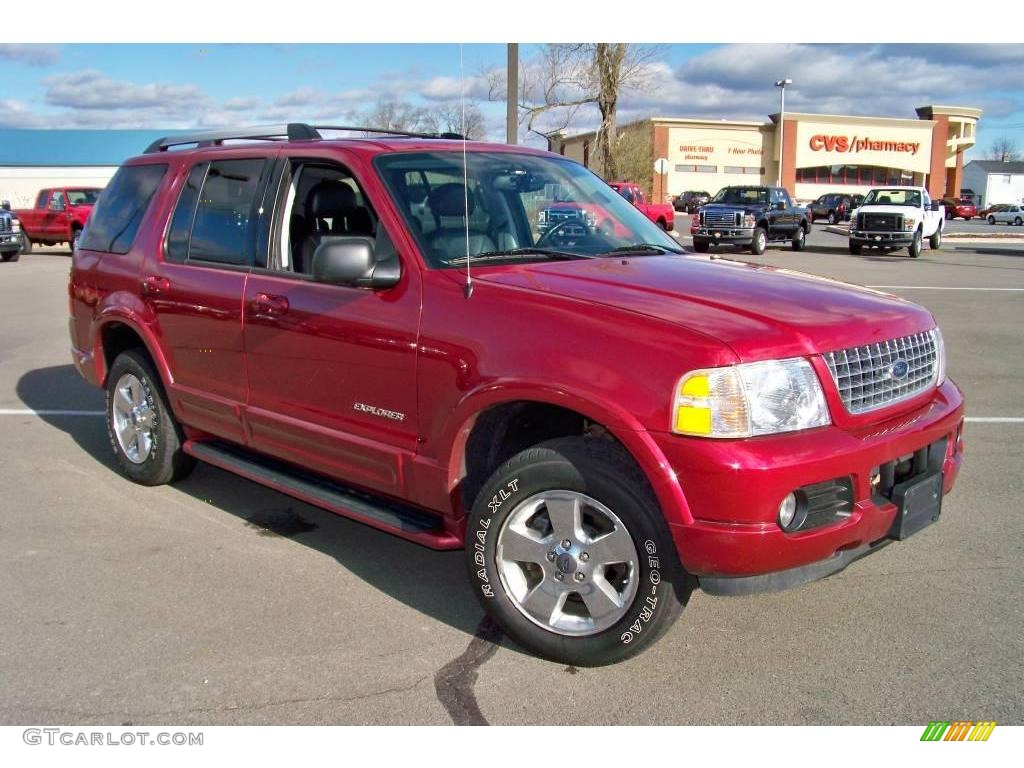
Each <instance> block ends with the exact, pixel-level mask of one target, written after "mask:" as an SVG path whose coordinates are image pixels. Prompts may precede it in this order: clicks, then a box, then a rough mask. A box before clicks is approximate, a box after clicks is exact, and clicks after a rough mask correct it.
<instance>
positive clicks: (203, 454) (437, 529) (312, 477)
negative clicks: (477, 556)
mask: <svg viewBox="0 0 1024 768" xmlns="http://www.w3.org/2000/svg"><path fill="white" fill-rule="evenodd" d="M182 449H183V450H184V451H185V453H187V454H189V455H190V456H194V457H195V458H197V459H199V460H200V461H204V462H206V463H207V464H212V465H213V466H215V467H219V468H221V469H223V470H226V471H228V472H232V473H234V474H236V475H241V476H242V477H244V478H247V479H249V480H252V481H253V482H256V483H259V484H260V485H265V486H267V487H268V488H273V489H274V490H276V491H280V492H281V493H286V494H288V495H289V496H294V497H295V498H297V499H301V500H302V501H305V502H307V503H309V504H313V505H314V506H317V507H322V508H323V509H326V510H329V511H331V512H334V513H336V514H339V515H342V516H343V517H348V518H351V519H353V520H357V521H359V522H361V523H365V524H366V525H369V526H372V527H374V528H377V529H379V530H382V531H386V532H388V533H392V534H394V535H396V536H400V537H401V538H403V539H408V540H409V541H413V542H416V543H417V544H422V545H424V546H427V547H430V548H431V549H461V548H462V541H461V540H460V539H459V538H458V537H457V536H456V535H455V534H454V533H452V532H450V531H446V530H445V529H444V527H443V526H442V523H441V518H440V517H437V516H435V515H431V514H430V513H428V512H423V511H421V510H419V509H416V508H415V507H411V506H408V505H405V504H402V503H401V502H397V501H392V500H390V499H382V498H379V497H376V496H371V495H370V494H368V493H364V492H362V491H358V490H355V489H354V488H349V487H347V486H344V485H341V484H340V483H336V482H334V481H332V480H328V479H327V478H325V477H322V476H320V475H316V474H313V473H312V472H308V471H305V470H302V469H300V468H298V467H294V466H292V465H290V464H287V463H285V462H283V461H279V460H277V459H274V458H270V457H268V456H262V455H260V454H256V453H253V452H251V451H247V450H245V449H244V448H239V447H237V446H234V445H229V444H227V443H222V442H218V441H206V440H203V441H197V440H186V441H185V444H184V445H183V446H182Z"/></svg>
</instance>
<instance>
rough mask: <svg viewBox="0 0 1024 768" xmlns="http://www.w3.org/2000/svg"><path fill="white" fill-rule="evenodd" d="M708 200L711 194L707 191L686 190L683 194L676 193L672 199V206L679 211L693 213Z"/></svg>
mask: <svg viewBox="0 0 1024 768" xmlns="http://www.w3.org/2000/svg"><path fill="white" fill-rule="evenodd" d="M710 200H711V195H709V194H708V193H707V192H698V191H696V190H688V191H686V192H683V194H681V195H678V196H677V197H676V199H675V200H673V201H672V207H673V208H674V209H675V210H676V211H677V212H679V213H694V212H696V211H697V209H698V208H700V207H701V206H702V205H707V203H708V202H709V201H710Z"/></svg>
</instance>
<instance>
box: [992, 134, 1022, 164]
mask: <svg viewBox="0 0 1024 768" xmlns="http://www.w3.org/2000/svg"><path fill="white" fill-rule="evenodd" d="M1017 157H1018V153H1017V142H1015V141H1014V140H1013V139H1011V138H1010V137H1008V136H999V137H997V138H996V139H994V140H993V141H992V143H991V144H989V147H988V159H989V160H999V161H1000V162H1003V163H1008V162H1010V161H1011V160H1016V159H1017Z"/></svg>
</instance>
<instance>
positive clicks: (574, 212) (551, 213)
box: [548, 208, 583, 221]
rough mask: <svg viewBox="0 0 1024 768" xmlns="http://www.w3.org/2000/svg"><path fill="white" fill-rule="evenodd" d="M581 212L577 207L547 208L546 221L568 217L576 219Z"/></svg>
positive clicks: (566, 218) (563, 219)
mask: <svg viewBox="0 0 1024 768" xmlns="http://www.w3.org/2000/svg"><path fill="white" fill-rule="evenodd" d="M582 214H583V211H581V210H580V209H579V208H561V209H556V210H552V209H550V208H549V209H548V221H567V220H569V219H578V218H580V216H581V215H582Z"/></svg>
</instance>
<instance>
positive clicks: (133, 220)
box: [79, 163, 167, 253]
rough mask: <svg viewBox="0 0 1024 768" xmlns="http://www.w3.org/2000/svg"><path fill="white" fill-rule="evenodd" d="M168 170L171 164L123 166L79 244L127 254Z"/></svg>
mask: <svg viewBox="0 0 1024 768" xmlns="http://www.w3.org/2000/svg"><path fill="white" fill-rule="evenodd" d="M166 173H167V165H166V164H162V163H159V164H158V163H153V164H147V165H125V166H122V167H121V169H120V170H119V171H118V172H117V173H115V174H114V178H113V179H111V180H110V184H109V185H108V186H107V188H106V189H104V190H103V194H102V195H100V199H99V201H98V202H97V204H96V207H95V208H93V210H92V215H90V217H89V223H88V224H87V225H86V227H85V231H84V232H82V239H81V240H80V241H79V247H80V248H83V249H85V250H90V251H106V252H108V253H127V252H128V249H129V248H131V247H132V243H133V242H134V241H135V234H136V232H138V231H139V225H140V224H141V223H142V218H143V216H145V215H146V209H147V208H149V202H150V200H152V199H153V193H154V192H156V188H157V187H158V186H159V185H160V180H161V179H163V177H164V174H166Z"/></svg>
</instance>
